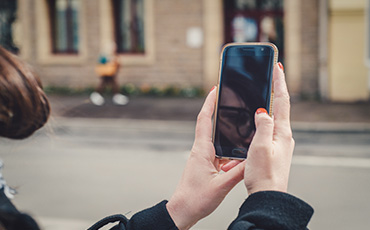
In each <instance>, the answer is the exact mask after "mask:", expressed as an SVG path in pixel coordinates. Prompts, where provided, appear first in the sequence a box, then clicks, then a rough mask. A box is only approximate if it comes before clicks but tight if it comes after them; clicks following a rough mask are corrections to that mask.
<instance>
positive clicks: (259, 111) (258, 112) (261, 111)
mask: <svg viewBox="0 0 370 230" xmlns="http://www.w3.org/2000/svg"><path fill="white" fill-rule="evenodd" d="M256 113H257V114H260V113H265V114H268V113H267V110H266V109H265V108H259V109H257V111H256Z"/></svg>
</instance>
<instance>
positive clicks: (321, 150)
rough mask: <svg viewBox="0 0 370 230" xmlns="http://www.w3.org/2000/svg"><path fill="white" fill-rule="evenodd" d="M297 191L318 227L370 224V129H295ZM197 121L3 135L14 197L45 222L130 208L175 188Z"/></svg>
mask: <svg viewBox="0 0 370 230" xmlns="http://www.w3.org/2000/svg"><path fill="white" fill-rule="evenodd" d="M294 137H295V140H296V151H295V156H294V158H293V165H292V169H291V178H290V185H289V192H290V193H292V194H294V195H296V196H298V197H300V198H302V199H303V200H305V201H307V202H308V203H310V204H311V205H312V206H313V207H314V209H315V214H314V217H313V219H312V221H311V222H310V225H309V227H310V229H336V230H342V229H343V230H344V229H346V230H347V229H368V226H370V218H369V213H370V202H369V200H370V183H369V181H370V132H352V131H346V132H337V131H335V132H319V131H309V132H307V131H306V130H304V129H299V128H298V129H296V130H295V131H294ZM193 139H194V122H176V121H146V120H141V121H135V120H124V119H122V120H104V119H100V120H94V119H61V118H55V119H54V120H52V121H51V122H50V124H49V125H48V126H47V127H45V128H44V129H43V130H41V131H39V132H37V133H36V134H35V135H34V136H33V137H31V138H30V139H27V140H25V141H21V142H19V141H11V140H6V139H2V140H1V141H0V146H1V149H0V157H1V159H2V160H3V161H4V162H5V168H4V170H3V174H4V176H5V178H6V180H7V181H8V184H9V185H11V186H13V187H15V188H17V190H18V194H17V195H16V198H15V199H14V202H15V203H16V205H17V206H18V207H20V208H21V209H22V210H23V211H26V212H29V213H31V214H32V215H33V216H34V217H36V219H37V220H38V221H39V223H40V225H42V227H43V229H45V230H59V229H69V230H74V229H76V230H77V229H85V228H87V227H88V226H89V225H90V224H92V223H93V222H94V221H96V220H98V219H99V218H101V217H104V216H106V215H110V214H114V213H123V214H126V215H127V216H128V217H129V216H131V215H132V214H134V213H135V212H137V211H139V210H142V209H144V208H146V207H150V206H152V205H154V204H156V203H157V202H159V201H161V200H163V199H169V198H170V196H171V194H172V193H173V191H174V190H175V187H176V184H177V181H178V180H179V178H180V176H181V173H182V169H183V167H184V165H185V162H186V159H187V155H188V153H189V150H190V148H191V146H192V142H193ZM245 198H246V191H245V189H244V187H243V184H242V183H240V184H239V185H238V186H237V187H236V188H235V189H234V190H233V191H232V192H231V193H230V194H229V195H228V196H227V197H226V199H225V201H224V202H223V203H222V204H221V206H220V207H219V208H218V209H217V210H216V211H215V212H214V213H213V214H211V216H209V217H208V218H206V219H204V220H202V221H200V222H199V223H198V224H197V225H196V226H194V228H193V229H196V230H219V229H220V230H221V229H226V228H227V226H228V224H229V223H230V222H231V221H232V220H233V218H234V217H235V216H236V214H237V211H238V208H239V206H240V204H241V203H242V202H243V200H244V199H245Z"/></svg>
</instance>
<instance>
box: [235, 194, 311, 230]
mask: <svg viewBox="0 0 370 230" xmlns="http://www.w3.org/2000/svg"><path fill="white" fill-rule="evenodd" d="M312 215H313V209H312V207H311V206H310V205H308V204H307V203H305V202H304V201H302V200H300V199H298V198H296V197H294V196H292V195H289V194H287V193H282V192H275V191H264V192H257V193H254V194H252V195H250V196H249V197H248V198H247V199H246V200H245V202H244V203H243V205H242V206H241V207H240V210H239V214H238V217H237V218H236V219H235V220H234V221H233V222H232V223H231V224H230V226H229V228H228V229H229V230H242V229H243V230H262V229H263V230H305V229H307V224H308V222H309V221H310V219H311V217H312Z"/></svg>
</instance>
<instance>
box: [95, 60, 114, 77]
mask: <svg viewBox="0 0 370 230" xmlns="http://www.w3.org/2000/svg"><path fill="white" fill-rule="evenodd" d="M117 71H118V64H117V63H116V62H108V63H106V64H98V65H97V66H96V67H95V72H96V73H97V74H98V75H99V76H100V77H103V76H114V75H115V74H116V73H117Z"/></svg>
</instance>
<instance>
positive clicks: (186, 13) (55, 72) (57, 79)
mask: <svg viewBox="0 0 370 230" xmlns="http://www.w3.org/2000/svg"><path fill="white" fill-rule="evenodd" d="M31 1H33V2H34V1H38V0H31ZM153 6H154V9H152V10H153V14H154V23H153V25H154V28H153V29H154V62H153V63H152V64H149V65H125V64H124V63H123V66H122V68H121V69H120V71H119V74H118V78H119V82H120V84H124V83H134V84H137V85H140V84H144V83H145V84H150V85H158V86H159V85H169V84H171V85H183V86H201V85H202V83H203V62H202V52H203V49H202V48H197V49H194V48H189V47H187V45H186V31H187V29H188V28H189V27H194V26H195V27H202V26H203V18H202V1H198V0H154V4H153ZM84 7H85V9H84V10H85V14H84V15H85V18H84V20H85V22H86V23H85V26H86V28H85V36H87V39H86V41H87V42H86V47H87V50H88V52H87V53H88V55H87V57H86V58H85V59H84V61H83V63H79V64H68V65H67V64H47V65H45V64H41V63H39V62H38V59H37V48H36V47H35V46H34V45H35V44H32V56H31V58H30V60H29V62H30V63H31V64H32V65H34V66H35V68H36V69H37V71H38V72H39V74H40V76H41V78H42V81H43V82H44V85H57V86H70V87H76V88H83V87H89V86H95V85H97V84H98V77H97V76H96V74H95V72H94V67H95V63H96V60H97V58H98V55H99V51H100V47H99V44H100V34H99V33H100V29H101V28H99V27H100V21H99V1H98V0H89V1H88V4H84ZM29 10H30V11H33V12H32V13H30V15H32V17H36V15H35V9H33V8H30V9H29ZM32 21H34V19H33V20H32ZM26 23H27V22H26ZM36 26H37V25H36ZM38 36H39V35H38V34H37V32H36V30H32V33H31V38H30V39H31V40H32V41H33V42H32V43H36V42H34V41H35V40H36V39H37V37H38Z"/></svg>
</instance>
